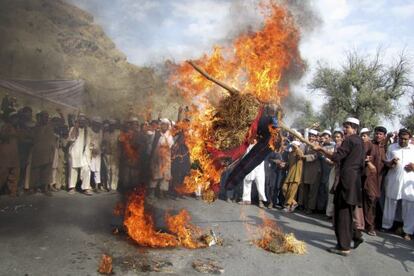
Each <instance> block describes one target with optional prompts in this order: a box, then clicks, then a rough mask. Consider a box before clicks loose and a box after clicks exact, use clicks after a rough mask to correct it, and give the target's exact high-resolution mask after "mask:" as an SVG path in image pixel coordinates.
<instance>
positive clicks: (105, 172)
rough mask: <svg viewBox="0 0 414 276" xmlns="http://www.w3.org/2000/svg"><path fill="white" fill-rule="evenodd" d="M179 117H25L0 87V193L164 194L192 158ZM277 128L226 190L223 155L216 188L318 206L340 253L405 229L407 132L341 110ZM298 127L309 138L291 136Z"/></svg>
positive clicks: (412, 227)
mask: <svg viewBox="0 0 414 276" xmlns="http://www.w3.org/2000/svg"><path fill="white" fill-rule="evenodd" d="M183 114H184V115H183ZM188 122H189V119H188V117H186V116H185V110H184V109H182V108H180V109H179V114H178V119H177V123H175V122H173V121H171V120H169V119H166V118H163V119H161V118H159V119H156V120H152V121H145V122H143V123H140V121H139V119H138V118H137V117H134V116H129V117H128V119H127V120H125V121H123V122H121V121H119V120H114V119H107V120H102V119H101V118H100V117H98V116H94V117H90V118H88V117H87V116H86V115H85V114H82V113H78V114H69V115H68V116H67V117H65V116H64V115H63V113H62V112H60V110H57V113H56V114H53V115H50V114H49V113H48V112H46V111H40V112H38V113H36V114H35V116H34V114H33V110H32V108H31V107H30V106H24V107H22V108H17V102H16V99H14V98H10V97H9V96H6V97H5V98H4V99H3V101H2V105H1V119H0V156H1V158H0V193H1V194H5V193H8V194H10V195H11V196H17V195H20V194H24V193H26V194H32V193H44V194H46V195H49V196H50V195H52V194H53V192H55V191H59V190H66V191H67V192H68V193H70V194H74V193H76V192H81V193H83V194H85V195H88V196H90V195H93V193H94V192H100V191H102V192H103V191H111V190H119V191H128V190H131V189H133V188H134V187H137V186H143V187H144V186H145V187H147V189H148V194H149V196H150V197H155V196H158V197H160V198H164V197H166V196H171V194H174V191H175V188H176V187H177V186H178V185H180V184H182V183H183V181H184V178H185V176H186V175H188V173H189V172H190V170H191V166H192V164H191V161H190V157H189V151H188V148H187V146H186V144H185V134H184V132H183V131H182V130H183V129H185V127H177V126H178V125H179V124H181V126H185V124H187V123H188ZM274 123H275V124H276V123H277V122H274ZM266 127H267V126H266ZM284 135H285V139H284V141H285V142H284V143H283V145H282V150H277V151H276V150H275V151H272V152H270V153H269V154H268V156H266V158H265V160H264V161H263V162H262V163H260V164H259V165H258V166H257V167H255V168H254V169H253V170H252V171H250V170H249V172H248V174H247V175H245V176H243V177H244V178H242V179H243V180H242V183H239V185H236V188H235V189H232V190H230V191H229V190H226V188H225V186H226V185H225V184H224V183H226V179H227V178H228V177H229V175H230V174H231V173H234V167H235V164H237V162H232V161H234V160H229V159H223V166H224V167H225V169H224V171H223V174H222V179H221V184H222V185H221V187H222V189H221V191H220V196H221V197H222V198H223V199H225V200H227V201H228V202H234V201H237V202H238V203H239V204H242V205H249V204H252V202H254V201H256V202H258V205H259V207H261V208H265V207H267V208H278V209H282V210H284V211H285V212H294V211H295V210H303V211H304V212H305V213H306V214H311V213H315V212H316V213H323V214H325V215H326V216H327V217H328V218H330V219H332V220H333V224H334V226H335V233H336V236H337V239H338V246H337V247H336V248H334V249H332V252H333V253H338V254H341V255H347V254H349V249H350V244H351V240H352V241H353V242H354V247H355V248H356V247H357V246H358V245H359V244H360V243H361V242H362V238H361V236H362V235H361V231H366V232H367V233H368V234H369V235H372V236H375V235H376V229H381V230H385V231H386V230H394V229H396V230H397V231H400V232H401V234H402V235H403V237H404V238H405V239H407V240H410V239H411V238H412V235H413V232H414V145H413V140H412V135H411V133H410V131H408V130H407V129H401V130H399V132H398V133H388V132H387V129H386V128H385V127H382V126H377V127H375V128H374V130H373V131H370V130H369V129H367V128H361V127H360V122H359V120H358V119H356V118H348V119H347V120H346V121H345V122H344V124H343V128H342V129H335V130H334V131H333V133H331V131H329V130H324V131H322V132H319V131H317V130H315V129H310V130H306V131H305V132H304V133H299V132H298V131H295V135H292V134H289V133H285V134H284ZM302 135H304V136H305V137H306V138H307V140H308V141H309V143H302V142H300V140H301V139H299V138H298V137H301V136H302ZM256 143H258V142H257V140H256V137H251V139H250V146H249V147H248V148H247V152H246V154H245V155H247V154H248V153H249V152H250V151H252V152H254V150H252V149H253V148H254V146H255V144H256ZM240 175H241V174H240ZM237 177H238V175H236V177H234V176H233V179H237ZM253 183H255V185H254V186H253ZM252 187H255V188H256V189H253V190H252ZM199 195H200V194H199V191H198V193H197V196H199Z"/></svg>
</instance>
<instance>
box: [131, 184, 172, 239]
mask: <svg viewBox="0 0 414 276" xmlns="http://www.w3.org/2000/svg"><path fill="white" fill-rule="evenodd" d="M144 199H145V195H144V192H143V191H141V192H138V193H132V194H131V195H130V196H129V199H128V204H127V209H126V210H125V219H124V225H125V227H126V230H127V232H128V235H129V236H130V237H131V238H132V239H133V240H135V241H136V242H137V243H138V244H139V245H142V246H148V247H175V246H178V240H177V238H176V237H175V236H174V235H171V234H168V233H161V232H159V231H157V230H155V226H154V221H153V219H152V217H151V216H150V215H148V214H146V213H145V208H144V203H145V201H144Z"/></svg>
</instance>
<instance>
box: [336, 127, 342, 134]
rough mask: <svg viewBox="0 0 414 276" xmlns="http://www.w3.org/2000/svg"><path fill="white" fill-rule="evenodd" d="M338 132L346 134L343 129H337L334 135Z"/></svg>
mask: <svg viewBox="0 0 414 276" xmlns="http://www.w3.org/2000/svg"><path fill="white" fill-rule="evenodd" d="M336 132H339V133H342V134H344V131H343V130H342V129H341V128H335V129H334V133H336Z"/></svg>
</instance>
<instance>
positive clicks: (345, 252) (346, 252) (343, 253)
mask: <svg viewBox="0 0 414 276" xmlns="http://www.w3.org/2000/svg"><path fill="white" fill-rule="evenodd" d="M327 251H328V252H329V253H333V254H338V255H341V256H348V255H349V254H350V253H351V251H350V250H340V249H338V248H335V247H332V248H328V249H327Z"/></svg>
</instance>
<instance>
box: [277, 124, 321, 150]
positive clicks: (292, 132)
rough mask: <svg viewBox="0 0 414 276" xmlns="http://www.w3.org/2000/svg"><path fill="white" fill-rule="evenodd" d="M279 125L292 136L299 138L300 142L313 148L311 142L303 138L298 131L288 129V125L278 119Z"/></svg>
mask: <svg viewBox="0 0 414 276" xmlns="http://www.w3.org/2000/svg"><path fill="white" fill-rule="evenodd" d="M279 127H280V128H281V129H283V130H285V131H287V132H289V133H290V134H292V135H293V136H295V137H296V138H298V139H299V141H301V142H302V143H305V144H306V145H308V146H310V147H312V148H313V144H312V143H311V142H309V140H307V139H305V138H303V137H302V136H301V135H300V133H299V132H297V131H295V130H293V129H290V128H289V127H287V126H286V125H285V124H284V123H283V122H282V121H279Z"/></svg>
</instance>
